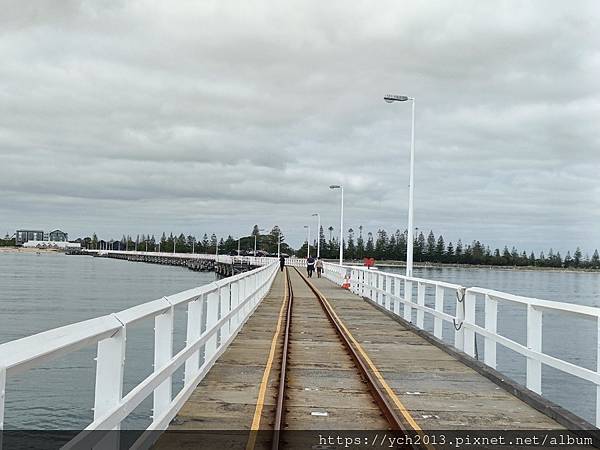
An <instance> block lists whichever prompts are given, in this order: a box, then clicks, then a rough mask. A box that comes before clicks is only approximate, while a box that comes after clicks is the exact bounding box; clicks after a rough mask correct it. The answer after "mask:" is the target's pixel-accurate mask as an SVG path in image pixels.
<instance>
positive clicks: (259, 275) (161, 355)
mask: <svg viewBox="0 0 600 450" xmlns="http://www.w3.org/2000/svg"><path fill="white" fill-rule="evenodd" d="M277 270H278V267H277V264H275V263H274V262H272V263H270V264H268V265H265V266H262V267H259V268H257V269H254V270H252V271H249V272H244V273H241V274H238V275H235V276H233V277H230V278H225V279H223V280H220V281H216V282H213V283H210V284H208V285H205V286H201V287H198V288H194V289H190V290H187V291H184V292H181V293H178V294H175V295H171V296H168V297H163V298H161V299H158V300H154V301H151V302H148V303H143V304H141V305H138V306H134V307H132V308H129V309H126V310H124V311H121V312H118V313H115V314H110V315H107V316H103V317H97V318H95V319H90V320H86V321H83V322H79V323H74V324H72V325H67V326H64V327H61V328H56V329H53V330H49V331H45V332H43V333H39V334H36V335H33V336H28V337H25V338H22V339H18V340H16V341H12V342H7V343H5V344H1V345H0V432H1V430H2V429H3V424H4V404H5V402H4V400H5V388H6V379H7V377H10V376H12V375H14V374H16V373H19V372H22V371H25V370H27V369H30V368H31V367H34V366H38V365H40V364H43V363H44V362H46V361H49V360H52V359H55V358H57V357H59V356H61V355H64V354H67V353H71V352H73V351H75V350H78V349H80V348H82V347H86V346H91V345H97V359H96V384H95V395H94V418H93V421H92V423H90V424H89V425H88V426H87V427H86V428H85V430H84V431H83V432H82V433H81V434H80V435H78V436H77V437H76V438H75V439H73V441H71V443H70V444H68V446H76V445H83V446H84V447H85V448H90V447H91V446H92V445H87V444H85V443H86V442H88V441H87V440H88V439H91V438H92V434H91V433H90V432H91V431H92V430H118V429H120V426H121V422H122V421H123V420H124V419H125V418H126V417H127V416H128V415H129V414H130V413H131V412H132V411H133V410H134V409H135V408H136V407H137V406H138V405H140V403H141V402H142V401H143V400H144V399H146V398H148V397H150V396H152V397H153V416H152V423H151V424H150V426H149V428H148V430H164V429H166V428H167V426H168V424H169V422H170V421H171V420H172V419H173V417H174V416H175V415H176V414H177V412H178V411H179V409H180V408H181V406H182V405H183V404H184V402H185V401H186V400H187V399H188V398H189V396H190V395H191V393H192V392H193V390H194V388H195V387H196V386H197V385H198V383H199V382H200V381H201V380H202V378H203V377H204V376H205V375H206V373H207V372H208V370H209V369H210V368H211V367H212V365H213V364H214V362H215V361H216V360H217V358H218V357H219V356H220V355H221V354H222V353H223V352H224V351H225V349H226V348H227V346H228V345H229V343H230V342H231V341H232V340H233V339H234V337H235V335H236V334H237V332H238V331H239V330H240V328H241V327H242V325H243V324H244V322H245V321H246V320H247V319H248V318H249V317H250V315H251V314H252V313H253V311H254V310H255V309H256V307H257V306H258V305H259V303H260V301H261V300H262V299H263V298H264V296H265V295H266V294H267V292H268V290H269V289H270V286H271V284H272V281H273V279H274V277H275V274H276V273H277ZM186 305H187V328H186V333H187V334H186V336H187V337H186V344H185V347H184V348H183V349H182V350H181V351H179V352H178V353H177V354H173V332H174V329H173V328H174V320H173V318H174V308H175V307H176V306H186ZM143 319H154V370H153V372H152V374H150V375H149V376H148V377H147V378H146V379H144V380H143V381H141V382H140V383H139V384H138V385H137V386H135V387H134V388H133V389H132V390H131V391H130V392H129V393H127V394H126V395H123V372H124V365H125V340H126V335H127V329H128V327H130V326H131V325H132V324H134V323H136V322H138V321H140V320H143ZM202 329H205V331H204V332H201V330H202ZM201 355H203V360H202V361H201ZM181 366H184V384H183V387H182V389H181V391H179V392H178V393H177V394H176V395H175V396H174V397H172V375H173V373H174V372H175V371H176V370H177V369H178V368H179V367H181ZM94 436H95V437H97V435H94ZM149 436H155V434H144V435H142V437H141V438H140V439H139V440H138V441H137V442H136V445H134V447H139V446H141V445H143V444H146V443H145V442H143V440H144V439H145V438H147V437H149ZM117 438H118V434H117V433H112V434H107V435H106V436H105V438H104V439H105V440H109V439H117ZM102 444H103V445H104V444H107V445H109V446H110V448H117V445H118V444H117V443H116V442H102ZM93 445H94V446H95V445H99V443H97V442H96V443H93Z"/></svg>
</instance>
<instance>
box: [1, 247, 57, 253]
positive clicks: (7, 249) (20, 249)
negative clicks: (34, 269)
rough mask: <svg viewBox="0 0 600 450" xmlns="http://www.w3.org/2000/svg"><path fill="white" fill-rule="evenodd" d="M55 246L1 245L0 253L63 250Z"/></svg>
mask: <svg viewBox="0 0 600 450" xmlns="http://www.w3.org/2000/svg"><path fill="white" fill-rule="evenodd" d="M62 251H64V250H62V249H55V248H33V247H32V248H26V247H0V253H42V252H43V253H51V252H54V253H56V252H62Z"/></svg>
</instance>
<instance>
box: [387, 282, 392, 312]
mask: <svg viewBox="0 0 600 450" xmlns="http://www.w3.org/2000/svg"><path fill="white" fill-rule="evenodd" d="M385 309H387V310H388V311H389V310H390V309H392V277H390V276H389V275H386V276H385Z"/></svg>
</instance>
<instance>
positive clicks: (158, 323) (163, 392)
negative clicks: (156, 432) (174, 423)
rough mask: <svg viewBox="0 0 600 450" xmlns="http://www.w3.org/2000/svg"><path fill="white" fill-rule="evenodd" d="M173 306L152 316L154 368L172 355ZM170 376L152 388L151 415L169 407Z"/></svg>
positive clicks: (165, 362) (158, 366) (160, 412)
mask: <svg viewBox="0 0 600 450" xmlns="http://www.w3.org/2000/svg"><path fill="white" fill-rule="evenodd" d="M173 315H174V312H173V307H172V306H171V308H169V309H168V310H167V311H165V312H164V313H163V314H159V315H158V316H156V317H155V318H154V370H155V371H157V370H159V369H160V368H161V367H162V366H163V365H165V364H167V363H168V362H169V361H170V360H171V357H172V356H173ZM172 386H173V383H172V382H171V377H168V378H167V379H166V380H165V381H163V382H162V383H161V384H160V386H158V387H157V388H156V389H155V390H154V399H153V408H152V410H153V417H154V416H156V415H159V414H162V413H163V412H164V411H166V410H167V409H168V408H169V405H170V403H171V396H172Z"/></svg>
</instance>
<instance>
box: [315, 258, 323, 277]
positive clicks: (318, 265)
mask: <svg viewBox="0 0 600 450" xmlns="http://www.w3.org/2000/svg"><path fill="white" fill-rule="evenodd" d="M315 267H316V268H317V278H321V274H322V273H323V260H322V259H321V257H320V256H319V258H318V259H317V262H316V264H315Z"/></svg>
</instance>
